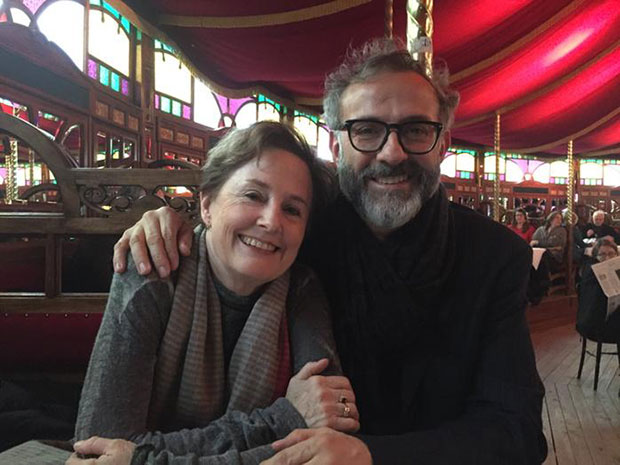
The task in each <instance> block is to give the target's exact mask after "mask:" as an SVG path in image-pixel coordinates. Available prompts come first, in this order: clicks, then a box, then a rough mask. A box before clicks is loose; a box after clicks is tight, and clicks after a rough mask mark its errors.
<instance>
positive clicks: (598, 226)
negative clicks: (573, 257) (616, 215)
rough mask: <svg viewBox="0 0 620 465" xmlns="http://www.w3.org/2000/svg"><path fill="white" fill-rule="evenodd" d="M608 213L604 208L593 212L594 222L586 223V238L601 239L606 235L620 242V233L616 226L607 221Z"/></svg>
mask: <svg viewBox="0 0 620 465" xmlns="http://www.w3.org/2000/svg"><path fill="white" fill-rule="evenodd" d="M606 218H607V213H605V212H604V211H603V210H596V211H595V212H594V213H592V223H588V224H587V225H586V234H585V236H586V237H585V238H593V237H594V238H597V239H601V238H602V237H605V236H611V237H612V238H613V240H614V242H615V243H616V244H618V243H619V242H620V235H619V234H618V233H617V232H616V230H615V229H614V228H612V227H611V226H610V225H608V224H606V223H605V219H606Z"/></svg>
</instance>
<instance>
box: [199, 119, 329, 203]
mask: <svg viewBox="0 0 620 465" xmlns="http://www.w3.org/2000/svg"><path fill="white" fill-rule="evenodd" d="M269 149H281V150H286V151H287V152H290V153H292V154H293V155H295V156H297V157H299V158H300V159H301V160H302V161H303V162H304V163H305V164H306V166H307V167H308V171H309V172H310V178H311V181H312V205H311V212H314V211H316V210H317V209H320V208H322V207H323V206H325V205H326V204H327V203H328V202H329V201H330V200H331V198H332V197H333V196H334V194H335V189H336V183H335V178H334V175H333V173H332V170H331V169H330V168H329V167H328V166H327V165H326V164H325V163H324V162H322V161H321V160H320V159H318V158H317V157H316V155H315V153H314V151H313V150H312V148H311V147H310V146H309V145H308V143H307V142H306V140H305V139H304V137H303V136H302V135H301V134H299V132H297V130H295V128H293V127H291V126H288V125H285V124H282V123H278V122H275V121H261V122H258V123H254V124H253V125H251V126H250V127H248V128H245V129H231V130H230V131H229V132H228V133H227V134H226V135H225V136H224V137H223V138H222V139H221V140H220V141H219V142H218V143H217V145H215V146H214V147H213V148H212V149H211V150H209V153H208V155H207V162H206V163H205V165H204V166H203V167H202V183H201V184H200V192H201V193H206V194H209V195H211V196H214V197H215V196H217V194H218V192H219V191H220V189H221V188H222V186H223V185H224V183H225V182H226V181H227V180H228V178H229V177H230V176H231V175H232V174H233V173H234V172H235V171H237V169H239V168H241V166H243V165H245V164H246V163H248V162H250V161H252V160H256V162H257V163H258V160H259V159H260V156H261V154H262V153H263V152H265V151H266V150H269Z"/></svg>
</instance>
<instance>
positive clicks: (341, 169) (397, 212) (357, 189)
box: [338, 154, 440, 230]
mask: <svg viewBox="0 0 620 465" xmlns="http://www.w3.org/2000/svg"><path fill="white" fill-rule="evenodd" d="M401 174H407V175H408V176H409V183H410V184H411V189H410V190H409V191H408V192H403V191H398V190H394V191H387V192H376V191H375V192H371V191H370V189H368V186H367V183H366V180H368V179H371V178H376V177H391V176H399V175H401ZM338 179H339V182H340V190H341V191H342V193H343V194H344V195H345V197H347V199H349V201H350V202H351V204H352V205H353V208H355V211H357V213H358V214H359V215H360V216H361V217H362V219H363V220H364V221H365V222H366V223H368V224H370V225H372V226H374V227H376V228H379V229H387V230H393V229H397V228H399V227H401V226H403V225H404V224H406V223H407V222H409V221H411V220H412V219H413V218H415V216H416V215H417V214H418V212H419V211H420V209H421V208H422V205H424V203H425V202H426V201H427V200H428V199H430V198H431V197H432V196H433V195H434V194H435V192H436V191H437V189H438V188H439V179H440V171H439V166H437V167H436V168H435V169H432V170H427V169H425V168H423V167H422V166H420V165H419V164H418V163H417V162H415V161H413V160H411V159H409V160H407V161H406V162H403V163H401V164H400V165H398V166H390V165H387V164H384V163H381V164H375V165H369V166H368V167H366V168H365V169H363V170H362V171H361V172H360V173H355V171H354V170H353V168H352V167H351V165H349V164H348V163H347V162H346V161H345V159H344V157H343V156H342V154H341V156H340V157H338Z"/></svg>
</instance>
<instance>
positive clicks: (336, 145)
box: [329, 132, 340, 163]
mask: <svg viewBox="0 0 620 465" xmlns="http://www.w3.org/2000/svg"><path fill="white" fill-rule="evenodd" d="M329 148H330V149H331V151H332V160H334V162H335V163H338V158H340V141H339V140H338V136H337V135H336V133H335V132H332V140H331V144H330V147H329Z"/></svg>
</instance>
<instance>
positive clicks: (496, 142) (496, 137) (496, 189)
mask: <svg viewBox="0 0 620 465" xmlns="http://www.w3.org/2000/svg"><path fill="white" fill-rule="evenodd" d="M501 122H502V121H501V115H500V114H499V113H495V131H494V132H493V149H494V151H495V179H494V180H493V219H494V220H495V221H498V222H499V221H500V220H501V218H500V215H499V206H500V202H499V195H500V185H499V159H500V156H501V155H500V141H501V128H502V127H501Z"/></svg>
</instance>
